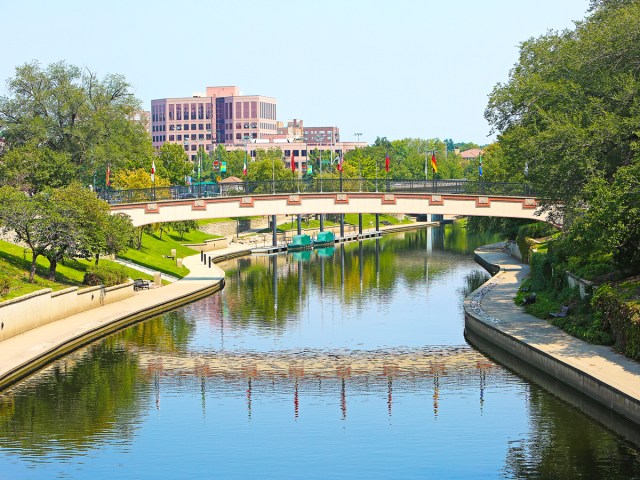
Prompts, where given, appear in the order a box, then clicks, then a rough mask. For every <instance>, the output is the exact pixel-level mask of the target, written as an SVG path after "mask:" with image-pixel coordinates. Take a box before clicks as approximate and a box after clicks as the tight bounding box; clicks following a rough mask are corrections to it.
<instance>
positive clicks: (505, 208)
mask: <svg viewBox="0 0 640 480" xmlns="http://www.w3.org/2000/svg"><path fill="white" fill-rule="evenodd" d="M537 207H538V203H537V201H536V199H535V198H534V197H526V196H506V195H482V194H446V193H442V194H441V193H426V192H398V191H394V192H393V193H378V192H348V193H335V192H333V193H320V192H315V193H291V194H271V195H269V194H265V195H244V196H222V197H214V198H193V199H178V200H158V201H153V202H149V201H143V202H136V203H122V204H118V205H112V207H111V211H112V213H124V214H126V215H129V216H130V217H131V218H132V220H133V224H134V225H135V226H140V225H146V224H149V223H157V222H173V221H181V220H203V219H209V218H229V217H230V218H234V217H245V216H275V215H299V216H300V215H310V214H311V215H312V214H331V215H344V214H354V213H355V214H361V213H374V214H390V215H397V214H405V213H412V214H423V215H443V214H448V215H464V216H496V217H509V218H526V219H531V220H546V215H544V214H543V215H541V216H538V215H536V212H537ZM376 227H377V225H376Z"/></svg>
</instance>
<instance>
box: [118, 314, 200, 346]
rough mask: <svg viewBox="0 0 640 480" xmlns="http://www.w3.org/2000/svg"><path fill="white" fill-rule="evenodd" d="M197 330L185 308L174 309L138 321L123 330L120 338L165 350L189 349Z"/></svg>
mask: <svg viewBox="0 0 640 480" xmlns="http://www.w3.org/2000/svg"><path fill="white" fill-rule="evenodd" d="M194 331H195V321H189V320H187V318H186V316H185V312H184V310H173V311H171V312H169V313H166V314H164V315H162V316H160V317H156V318H153V319H151V320H147V321H146V322H142V323H138V324H136V325H134V326H133V327H131V328H128V329H126V330H124V331H123V332H121V333H120V334H119V335H120V338H122V339H123V340H124V341H126V342H133V343H135V344H136V345H139V346H145V347H152V348H155V349H157V350H160V351H163V352H176V351H182V350H186V349H187V345H188V343H189V340H190V339H191V337H192V336H193V333H194Z"/></svg>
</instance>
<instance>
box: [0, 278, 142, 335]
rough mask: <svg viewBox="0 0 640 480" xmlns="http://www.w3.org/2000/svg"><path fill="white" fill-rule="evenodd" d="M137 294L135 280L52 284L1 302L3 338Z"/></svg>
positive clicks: (0, 330) (0, 322) (0, 320)
mask: <svg viewBox="0 0 640 480" xmlns="http://www.w3.org/2000/svg"><path fill="white" fill-rule="evenodd" d="M133 295H134V290H133V282H128V283H124V284H122V285H115V286H113V287H104V286H101V285H100V286H97V287H89V288H83V289H82V290H80V289H78V287H71V288H67V289H65V290H60V291H57V292H52V291H51V289H50V288H46V289H43V290H38V291H37V292H33V293H30V294H28V295H23V296H22V297H19V298H15V299H12V300H7V301H5V302H2V303H0V341H2V340H5V339H7V338H10V337H13V336H15V335H19V334H21V333H23V332H26V331H27V330H31V329H32V328H36V327H40V326H42V325H46V324H48V323H51V322H54V321H56V320H60V319H61V318H65V317H68V316H70V315H74V314H76V313H80V312H84V311H86V310H90V309H92V308H96V307H100V306H102V305H106V304H109V303H113V302H117V301H119V300H124V299H126V298H129V297H131V296H133Z"/></svg>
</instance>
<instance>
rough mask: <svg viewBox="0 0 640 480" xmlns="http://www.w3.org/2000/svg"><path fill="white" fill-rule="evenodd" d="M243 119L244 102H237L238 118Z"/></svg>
mask: <svg viewBox="0 0 640 480" xmlns="http://www.w3.org/2000/svg"><path fill="white" fill-rule="evenodd" d="M235 118H242V102H236V117H235Z"/></svg>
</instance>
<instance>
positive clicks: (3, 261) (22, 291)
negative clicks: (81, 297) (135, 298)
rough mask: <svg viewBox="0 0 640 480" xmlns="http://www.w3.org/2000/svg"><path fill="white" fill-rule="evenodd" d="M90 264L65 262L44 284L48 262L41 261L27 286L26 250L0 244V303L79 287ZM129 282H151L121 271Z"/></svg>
mask: <svg viewBox="0 0 640 480" xmlns="http://www.w3.org/2000/svg"><path fill="white" fill-rule="evenodd" d="M112 263H113V262H111V261H109V260H107V259H100V264H103V265H104V264H112ZM92 264H93V262H92V261H88V260H65V262H64V263H61V264H58V268H57V271H56V281H55V282H54V281H51V280H48V279H47V278H46V277H47V275H48V272H49V262H48V261H47V259H46V258H44V257H39V258H38V259H37V261H36V265H37V268H36V277H35V279H34V282H33V283H30V282H29V270H30V269H31V253H30V251H29V250H28V249H25V248H24V247H21V246H20V245H15V244H13V243H8V242H5V241H1V240H0V301H4V300H9V299H12V298H16V297H20V296H22V295H26V294H28V293H31V292H35V291H37V290H42V289H43V288H51V289H52V290H54V291H55V290H62V289H64V288H68V287H73V286H81V285H82V280H83V279H84V274H85V273H86V271H87V269H88V268H89V266H90V265H92ZM122 268H123V269H124V270H125V272H127V274H128V275H129V276H130V277H131V278H146V279H151V276H150V275H146V274H144V273H141V272H139V271H138V270H134V269H132V268H127V267H122Z"/></svg>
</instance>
